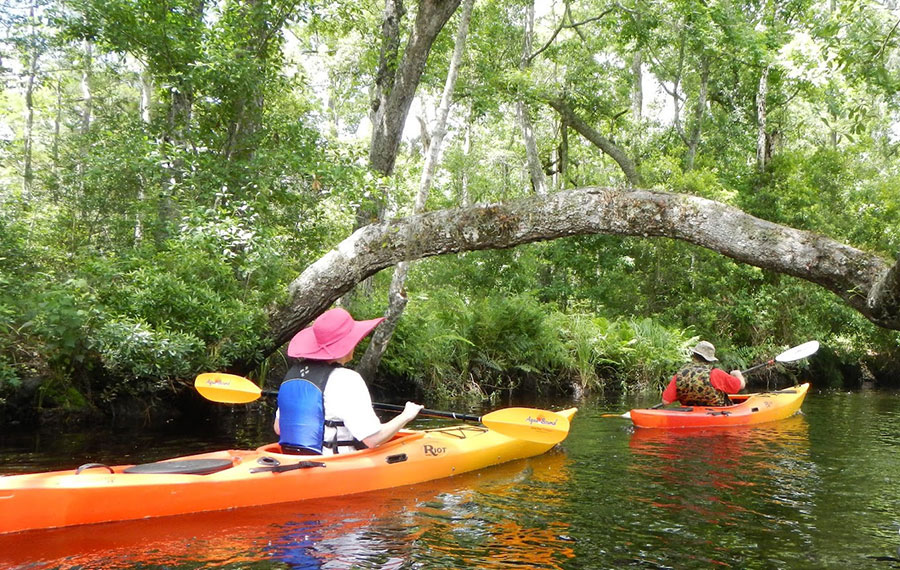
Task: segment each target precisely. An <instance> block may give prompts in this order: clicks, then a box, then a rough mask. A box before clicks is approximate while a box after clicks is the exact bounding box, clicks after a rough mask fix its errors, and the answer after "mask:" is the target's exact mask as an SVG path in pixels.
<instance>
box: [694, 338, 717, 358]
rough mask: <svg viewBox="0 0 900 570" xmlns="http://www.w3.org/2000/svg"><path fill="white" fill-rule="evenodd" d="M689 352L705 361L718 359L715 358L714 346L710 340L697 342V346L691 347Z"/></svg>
mask: <svg viewBox="0 0 900 570" xmlns="http://www.w3.org/2000/svg"><path fill="white" fill-rule="evenodd" d="M691 352H693V353H694V354H696V355H697V356H699V357H701V358H702V359H703V360H705V361H707V362H716V361H717V360H719V359H718V358H716V347H714V346H713V344H712V343H711V342H706V341H705V340H701V341H700V342H698V343H697V346H695V347H694V348H692V349H691Z"/></svg>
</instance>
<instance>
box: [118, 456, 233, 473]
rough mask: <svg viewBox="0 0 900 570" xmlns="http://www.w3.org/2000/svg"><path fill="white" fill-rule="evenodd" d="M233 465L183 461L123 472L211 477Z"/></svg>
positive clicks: (208, 461) (203, 460)
mask: <svg viewBox="0 0 900 570" xmlns="http://www.w3.org/2000/svg"><path fill="white" fill-rule="evenodd" d="M232 465H234V463H232V461H231V460H230V459H181V460H178V461H157V462H155V463H143V464H141V465H132V466H131V467H127V468H126V469H125V470H124V471H123V472H124V473H140V474H143V475H209V474H210V473H216V472H218V471H222V470H223V469H228V468H229V467H231V466H232Z"/></svg>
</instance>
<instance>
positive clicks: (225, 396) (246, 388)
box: [194, 372, 569, 444]
mask: <svg viewBox="0 0 900 570" xmlns="http://www.w3.org/2000/svg"><path fill="white" fill-rule="evenodd" d="M194 388H196V389H197V391H198V392H199V393H200V395H201V396H203V397H204V398H206V399H207V400H212V401H213V402H220V403H223V404H246V403H248V402H252V401H254V400H257V399H259V398H260V396H275V395H277V394H278V391H277V390H262V389H260V388H259V386H257V385H256V384H254V383H253V382H251V381H250V380H248V379H247V378H244V377H243V376H237V375H234V374H225V373H223V372H206V373H203V374H200V375H198V376H197V379H196V380H194ZM372 407H374V408H375V409H379V410H387V411H401V410H403V408H404V406H397V405H394V404H380V403H373V404H372ZM419 414H422V415H426V416H433V417H438V418H451V419H456V420H462V421H468V422H480V423H482V424H484V425H485V426H487V427H488V428H490V429H492V430H494V431H496V432H498V433H502V434H503V435H506V436H509V437H512V438H515V439H521V440H525V441H532V442H535V443H550V444H554V443H559V442H560V441H562V440H564V439H565V438H566V436H567V435H568V434H569V419H568V418H567V417H565V416H563V415H560V414H557V413H555V412H550V411H547V410H537V409H534V408H504V409H502V410H497V411H494V412H490V413H489V414H486V415H484V416H473V415H469V414H459V413H456V412H442V411H440V410H429V409H425V408H423V409H422V410H421V411H420V412H419Z"/></svg>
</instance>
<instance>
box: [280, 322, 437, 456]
mask: <svg viewBox="0 0 900 570" xmlns="http://www.w3.org/2000/svg"><path fill="white" fill-rule="evenodd" d="M383 320H384V319H383V318H378V319H372V320H367V321H357V320H354V319H353V317H352V316H351V315H350V313H348V312H347V311H346V310H344V309H341V308H336V309H331V310H328V311H325V312H324V313H322V314H321V315H320V316H319V318H317V319H316V320H315V322H314V323H313V324H312V326H310V327H307V328H305V329H303V330H302V331H300V332H298V333H297V334H296V335H295V336H294V338H292V339H291V342H290V343H289V344H288V349H287V355H288V357H290V358H291V359H293V360H294V363H293V365H292V366H291V367H290V369H289V370H288V371H287V374H285V376H284V382H283V383H282V384H281V388H280V389H279V391H278V410H277V411H276V412H275V426H274V427H275V433H277V434H279V436H280V440H279V443H281V447H282V450H283V451H285V452H287V453H297V454H303V455H312V454H320V453H323V454H333V453H348V452H351V451H355V450H358V449H365V448H368V447H376V446H378V445H381V444H382V443H384V442H386V441H388V440H390V439H391V438H392V437H394V435H396V433H397V432H398V431H400V430H401V429H403V427H404V426H405V425H406V424H408V423H409V422H410V421H412V420H413V419H414V418H415V417H416V416H417V415H418V413H419V411H420V410H421V409H422V406H420V405H419V404H415V403H412V402H407V403H406V406H405V407H404V410H403V411H402V412H401V413H400V414H399V415H397V416H396V417H394V418H393V419H391V420H390V421H388V422H386V423H381V420H379V419H378V416H377V415H375V410H373V409H372V398H371V396H370V395H369V388H368V386H366V382H365V380H363V378H362V376H360V375H359V373H357V372H356V371H355V370H351V369H350V368H345V367H344V366H343V365H344V364H347V363H348V362H350V361H351V360H352V359H353V351H354V349H355V348H356V345H357V344H359V341H361V340H362V339H363V338H365V336H366V335H368V334H369V333H370V332H372V330H373V329H374V328H375V327H376V326H378V324H379V323H381V321H383Z"/></svg>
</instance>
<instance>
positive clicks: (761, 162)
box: [756, 65, 769, 172]
mask: <svg viewBox="0 0 900 570" xmlns="http://www.w3.org/2000/svg"><path fill="white" fill-rule="evenodd" d="M768 93H769V66H768V65H767V66H766V67H764V68H763V70H762V74H761V75H760V76H759V86H758V87H757V89H756V170H757V171H759V172H762V171H764V170H765V169H766V158H767V156H766V155H767V147H768V145H767V142H768V137H767V136H766V97H767V96H768Z"/></svg>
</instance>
